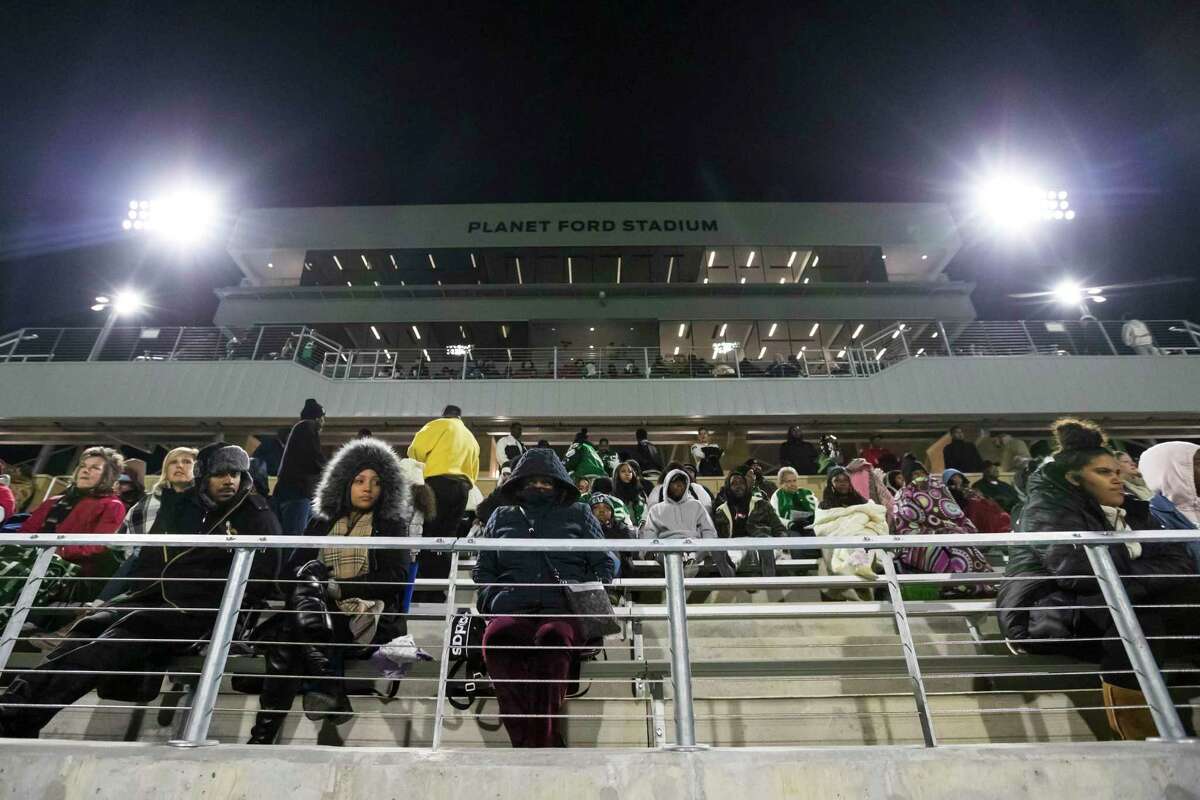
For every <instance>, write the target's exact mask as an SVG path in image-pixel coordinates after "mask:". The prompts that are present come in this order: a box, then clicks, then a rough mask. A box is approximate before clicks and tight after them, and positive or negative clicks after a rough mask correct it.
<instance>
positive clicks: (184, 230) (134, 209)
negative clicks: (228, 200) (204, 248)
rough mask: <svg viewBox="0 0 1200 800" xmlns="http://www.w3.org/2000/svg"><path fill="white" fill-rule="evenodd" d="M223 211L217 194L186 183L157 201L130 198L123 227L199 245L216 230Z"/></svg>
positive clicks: (184, 244)
mask: <svg viewBox="0 0 1200 800" xmlns="http://www.w3.org/2000/svg"><path fill="white" fill-rule="evenodd" d="M219 217H220V213H219V208H218V201H217V197H216V195H215V194H213V193H211V192H209V191H207V190H204V189H199V188H196V187H193V186H183V187H180V188H178V189H176V190H174V191H173V192H172V193H171V194H169V195H167V196H165V197H163V198H161V199H155V200H130V201H129V207H128V210H127V211H126V213H125V217H124V218H123V219H122V220H121V228H122V229H124V230H126V231H146V232H148V233H152V234H154V235H155V236H157V237H159V238H161V239H165V240H167V241H169V242H172V243H173V244H176V245H179V246H186V245H192V244H196V243H197V242H199V241H201V240H203V239H206V238H208V237H209V236H210V235H211V234H212V233H213V232H214V230H215V228H216V226H217V222H218V221H219Z"/></svg>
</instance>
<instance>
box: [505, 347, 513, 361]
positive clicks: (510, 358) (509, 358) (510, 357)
mask: <svg viewBox="0 0 1200 800" xmlns="http://www.w3.org/2000/svg"><path fill="white" fill-rule="evenodd" d="M504 352H505V353H508V360H509V361H512V348H511V347H506V348H504Z"/></svg>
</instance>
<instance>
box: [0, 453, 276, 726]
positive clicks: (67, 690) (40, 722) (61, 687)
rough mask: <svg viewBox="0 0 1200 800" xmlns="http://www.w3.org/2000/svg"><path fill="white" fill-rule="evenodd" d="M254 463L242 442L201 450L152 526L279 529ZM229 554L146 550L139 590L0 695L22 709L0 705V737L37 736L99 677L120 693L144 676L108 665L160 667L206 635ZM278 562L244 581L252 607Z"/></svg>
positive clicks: (235, 532) (202, 530) (257, 566)
mask: <svg viewBox="0 0 1200 800" xmlns="http://www.w3.org/2000/svg"><path fill="white" fill-rule="evenodd" d="M249 466H250V456H249V455H247V454H246V451H245V450H243V449H242V448H240V447H238V446H236V445H227V444H221V443H218V444H212V445H209V446H208V447H205V448H203V449H202V450H200V452H199V454H198V456H197V458H196V463H195V467H194V469H193V475H194V477H195V485H193V486H192V487H191V488H190V489H188V490H186V491H185V492H183V493H180V494H176V493H174V492H166V491H164V492H163V495H162V506H161V507H160V509H159V512H158V516H157V517H156V518H155V522H154V526H153V528H152V530H151V531H150V532H151V533H165V534H171V533H174V534H187V535H192V536H212V537H214V540H217V541H219V542H227V541H228V540H229V539H230V537H238V536H245V537H247V538H248V539H250V541H251V542H252V541H253V539H252V538H251V537H259V536H278V535H279V534H280V529H279V523H278V522H277V521H276V519H275V516H274V514H272V513H271V509H270V506H269V504H268V503H267V501H266V500H265V499H264V498H263V497H261V496H260V495H257V494H254V493H252V492H251V490H250V475H249V472H248V469H249ZM117 474H119V473H117ZM114 478H115V475H114ZM249 546H250V547H253V544H249ZM273 552H277V551H273ZM233 554H234V550H232V549H230V548H228V547H172V546H163V547H143V548H142V549H141V552H139V553H138V555H137V556H136V557H135V559H134V567H133V569H132V570H131V572H130V578H131V579H133V580H132V584H133V585H134V586H135V587H136V588H134V589H132V590H131V591H129V592H127V593H125V594H123V595H120V596H118V597H117V598H115V599H114V600H113V601H112V602H110V603H109V604H107V605H105V606H103V607H101V608H98V609H96V610H94V611H92V612H91V613H89V614H88V615H87V616H84V617H82V618H80V619H79V621H78V622H76V623H75V624H74V626H73V627H72V628H71V630H70V634H69V636H70V639H69V640H68V641H65V642H63V643H62V644H61V645H60V646H59V647H57V648H56V649H55V650H53V651H52V652H51V653H49V654H48V655H47V656H46V658H45V659H44V660H43V662H42V663H41V664H39V665H38V666H37V667H35V668H34V669H33V670H31V671H28V672H25V673H24V674H23V675H22V676H21V677H18V678H16V679H14V680H13V681H12V683H11V684H9V687H8V690H7V691H6V692H5V694H4V696H3V698H0V699H2V702H3V703H4V704H24V706H23V707H22V706H20V705H18V706H16V707H14V706H13V705H3V706H0V737H4V736H15V737H27V738H34V737H36V736H37V735H38V731H40V730H41V728H42V727H43V726H44V725H45V724H46V723H47V722H49V721H50V719H52V718H53V717H54V715H55V714H57V713H58V711H59V710H60V709H61V708H63V707H65V706H68V705H70V704H71V703H73V702H75V701H76V700H78V699H79V698H80V697H82V696H83V695H85V694H87V693H88V692H89V691H91V690H92V689H94V688H95V687H96V686H97V685H98V684H99V683H101V681H102V680H103V681H109V682H112V683H114V684H115V685H117V686H119V687H120V689H121V691H122V692H124V693H128V691H129V688H128V687H129V686H130V684H136V683H137V682H138V679H137V678H131V677H130V676H129V675H128V674H118V675H105V673H106V672H110V671H112V672H118V673H128V672H129V671H133V670H139V671H149V672H151V673H160V672H161V671H162V670H163V669H164V668H165V667H166V665H167V664H168V663H169V661H170V659H171V658H173V657H175V656H177V655H181V654H183V653H186V652H188V651H189V650H190V649H191V648H192V647H193V646H194V645H195V644H196V642H197V641H201V640H205V639H207V638H209V637H210V635H211V631H212V627H213V623H214V622H215V621H216V618H217V614H216V611H215V610H210V609H216V608H217V607H218V606H220V604H221V599H222V595H223V593H224V590H225V583H226V581H227V579H228V577H229V570H230V567H231V565H232V563H233ZM276 563H277V562H276V560H275V559H273V558H270V553H265V554H264V553H259V554H256V557H255V558H254V561H253V562H252V566H251V572H250V580H249V582H248V583H247V586H246V600H247V601H248V602H249V603H250V604H253V603H255V602H258V601H260V600H261V599H262V598H263V597H264V596H265V595H266V594H268V593H269V592H271V591H272V588H273V587H274V585H275V579H276V578H277V576H278V571H277V570H276V568H275V565H276ZM161 682H162V680H161V675H160V674H154V675H153V684H152V686H151V687H150V689H149V692H148V694H149V699H153V697H154V696H155V695H156V694H157V692H158V688H159V685H160V684H161ZM141 691H143V692H144V691H145V689H144V687H143V689H142V690H141ZM138 696H141V695H140V694H139V695H138ZM141 702H149V700H142V701H141ZM29 704H40V706H37V707H31V706H30V705H29Z"/></svg>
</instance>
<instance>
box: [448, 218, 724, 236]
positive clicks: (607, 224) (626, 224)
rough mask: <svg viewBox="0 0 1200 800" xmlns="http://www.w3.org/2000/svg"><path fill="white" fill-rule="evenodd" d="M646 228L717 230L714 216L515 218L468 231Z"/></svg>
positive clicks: (473, 223) (472, 225)
mask: <svg viewBox="0 0 1200 800" xmlns="http://www.w3.org/2000/svg"><path fill="white" fill-rule="evenodd" d="M618 228H619V229H620V230H622V231H626V232H628V233H632V232H635V231H637V232H646V231H650V232H653V231H716V230H718V227H717V221H716V220H715V219H622V220H614V219H560V220H551V219H514V220H498V221H487V220H478V221H471V222H468V223H467V233H547V232H548V231H552V230H553V231H558V232H561V233H566V232H570V233H608V232H611V231H615V230H617V229H618Z"/></svg>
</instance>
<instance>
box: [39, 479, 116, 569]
mask: <svg viewBox="0 0 1200 800" xmlns="http://www.w3.org/2000/svg"><path fill="white" fill-rule="evenodd" d="M61 497H62V495H58V496H57V497H51V498H50V499H49V500H47V501H46V502H44V503H42V504H41V505H40V506H38V507H37V510H36V511H34V512H33V513H32V514H31V515H30V516H29V519H27V520H25V522H24V523H23V524H22V525H21V533H41V532H42V528H43V526H44V525H45V524H46V517H48V516H49V515H50V509H52V508H54V504H55V503H57V502H58V501H59V498H61ZM124 521H125V504H124V503H122V502H121V501H120V500H119V499H118V498H117V497H116V495H111V494H110V495H104V496H102V497H83V498H81V499H80V500H79V502H78V503H76V504H75V507H74V508H72V509H71V513H70V514H67V516H66V518H65V519H63V521H62V522H60V523H58V533H116V532H117V528H119V527H121V523H122V522H124ZM106 552H108V548H107V547H105V546H104V545H69V546H66V547H60V548H58V554H59V555H60V556H62V557H63V558H65V559H66V560H67V561H74V562H75V563H76V564H82V565H83V566H84V569H83V574H84V575H87V574H88V569H87V567H88V564H89V562H90V561H91V560H92V559H93V558H95V557H96V556H98V555H102V554H104V553H106Z"/></svg>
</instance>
